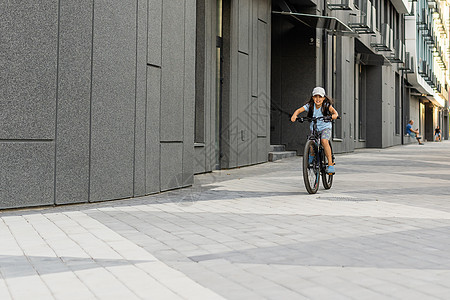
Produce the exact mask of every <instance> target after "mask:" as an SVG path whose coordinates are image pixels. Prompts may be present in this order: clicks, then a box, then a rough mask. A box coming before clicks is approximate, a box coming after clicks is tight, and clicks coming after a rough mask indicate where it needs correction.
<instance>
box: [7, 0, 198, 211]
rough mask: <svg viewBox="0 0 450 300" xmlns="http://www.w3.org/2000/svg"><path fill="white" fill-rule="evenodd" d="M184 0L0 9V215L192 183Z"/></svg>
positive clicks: (189, 52) (188, 8)
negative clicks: (4, 210) (5, 211)
mask: <svg viewBox="0 0 450 300" xmlns="http://www.w3.org/2000/svg"><path fill="white" fill-rule="evenodd" d="M195 2H196V1H195V0H170V1H167V0H164V1H163V0H139V1H132V0H126V1H124V0H120V1H119V0H114V1H106V0H98V1H95V2H94V1H93V0H81V1H76V2H70V1H59V2H58V1H54V0H53V1H51V0H46V1H40V2H39V4H37V3H36V4H35V3H32V1H25V2H23V1H16V2H14V1H6V2H5V1H3V2H2V3H1V4H0V14H1V18H0V22H1V24H0V25H1V27H2V35H1V36H0V39H1V40H0V47H1V51H0V52H1V53H2V55H1V56H0V72H1V74H0V75H1V76H0V97H1V98H0V105H1V107H0V110H1V114H2V118H1V119H0V170H1V177H0V179H1V181H0V208H11V207H23V206H34V205H48V204H62V203H74V202H88V201H102V200H110V199H119V198H128V197H133V196H140V195H145V194H149V193H155V192H159V191H162V190H168V189H172V188H176V187H181V186H187V185H190V184H191V183H192V179H193V178H192V176H193V165H194V163H193V152H194V147H193V145H194V141H193V135H194V134H193V130H194V123H193V119H194V97H195V82H194V80H195V26H196V24H195V22H196V11H195ZM24 20H26V22H25V21H24ZM4 29H6V30H4Z"/></svg>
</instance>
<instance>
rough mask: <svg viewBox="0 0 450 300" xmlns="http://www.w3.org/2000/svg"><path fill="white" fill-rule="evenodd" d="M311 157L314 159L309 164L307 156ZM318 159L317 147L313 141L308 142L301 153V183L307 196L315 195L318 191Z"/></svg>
mask: <svg viewBox="0 0 450 300" xmlns="http://www.w3.org/2000/svg"><path fill="white" fill-rule="evenodd" d="M310 155H312V156H314V157H315V158H317V159H314V160H313V162H312V164H309V156H310ZM319 159H320V158H319V157H318V153H317V145H316V143H315V142H314V141H311V140H308V141H307V142H306V145H305V150H304V151H303V182H304V183H305V187H306V190H307V191H308V193H309V194H315V193H317V190H318V189H319V177H320V167H319Z"/></svg>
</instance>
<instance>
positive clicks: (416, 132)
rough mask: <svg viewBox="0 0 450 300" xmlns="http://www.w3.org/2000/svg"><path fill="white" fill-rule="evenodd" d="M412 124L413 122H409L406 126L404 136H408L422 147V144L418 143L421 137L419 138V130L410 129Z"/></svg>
mask: <svg viewBox="0 0 450 300" xmlns="http://www.w3.org/2000/svg"><path fill="white" fill-rule="evenodd" d="M413 124H414V121H413V120H409V122H408V125H406V134H407V135H409V136H410V137H412V138H416V139H417V141H418V142H419V145H423V143H421V142H420V139H421V137H420V136H419V129H416V130H414V129H412V126H413Z"/></svg>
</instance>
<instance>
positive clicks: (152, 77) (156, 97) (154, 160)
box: [145, 66, 161, 194]
mask: <svg viewBox="0 0 450 300" xmlns="http://www.w3.org/2000/svg"><path fill="white" fill-rule="evenodd" d="M160 110H161V69H160V68H157V67H153V66H148V67H147V110H146V114H147V116H146V117H147V121H146V136H145V139H146V141H145V143H146V147H145V151H146V152H145V157H146V163H145V174H146V193H147V194H150V193H157V192H159V191H160V159H161V153H160V152H161V149H160V133H159V132H160V130H161V129H160V118H161V116H160Z"/></svg>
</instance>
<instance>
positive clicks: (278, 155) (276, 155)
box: [269, 151, 297, 161]
mask: <svg viewBox="0 0 450 300" xmlns="http://www.w3.org/2000/svg"><path fill="white" fill-rule="evenodd" d="M296 155H297V152H295V151H273V152H269V161H276V160H279V159H282V158H287V157H293V156H296Z"/></svg>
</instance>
